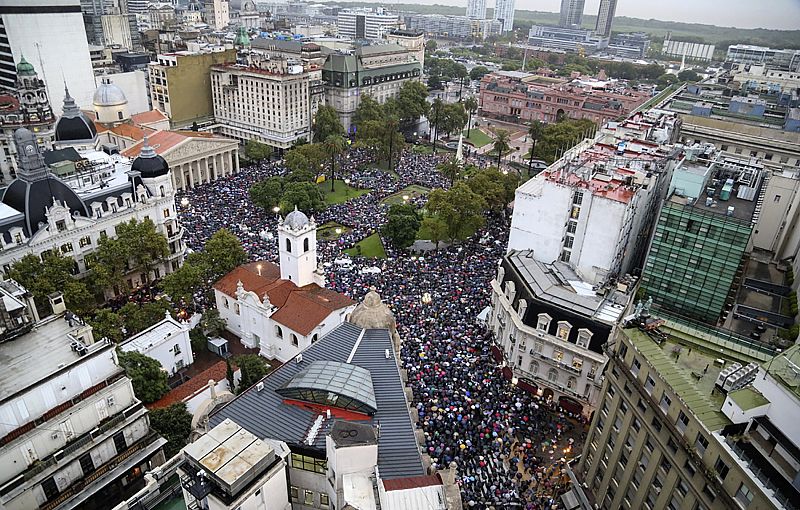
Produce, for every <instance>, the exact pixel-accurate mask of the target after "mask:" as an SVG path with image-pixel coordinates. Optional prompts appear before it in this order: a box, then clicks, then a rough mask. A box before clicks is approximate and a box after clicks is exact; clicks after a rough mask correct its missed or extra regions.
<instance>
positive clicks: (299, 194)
mask: <svg viewBox="0 0 800 510" xmlns="http://www.w3.org/2000/svg"><path fill="white" fill-rule="evenodd" d="M295 207H297V208H298V209H299V210H301V211H303V212H305V213H308V214H310V213H313V212H316V211H320V210H322V209H323V208H324V207H325V201H324V200H323V199H322V193H320V191H319V187H318V186H317V185H316V184H313V183H310V182H290V183H288V184H287V185H286V187H285V188H284V191H283V195H282V196H281V202H280V208H281V211H293V210H294V208H295Z"/></svg>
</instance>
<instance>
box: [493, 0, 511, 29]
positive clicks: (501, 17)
mask: <svg viewBox="0 0 800 510" xmlns="http://www.w3.org/2000/svg"><path fill="white" fill-rule="evenodd" d="M494 19H496V20H497V21H500V22H502V23H503V32H511V31H512V30H514V0H497V1H496V2H495V4H494Z"/></svg>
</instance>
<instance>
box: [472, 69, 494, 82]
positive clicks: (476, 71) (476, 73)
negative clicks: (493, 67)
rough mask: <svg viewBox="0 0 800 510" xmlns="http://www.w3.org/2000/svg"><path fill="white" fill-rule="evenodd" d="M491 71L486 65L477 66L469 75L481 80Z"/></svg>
mask: <svg viewBox="0 0 800 510" xmlns="http://www.w3.org/2000/svg"><path fill="white" fill-rule="evenodd" d="M490 72H491V71H490V70H489V68H487V67H484V66H475V67H473V68H472V69H471V70H470V72H469V77H470V78H471V79H473V80H480V79H481V78H483V77H484V76H485V75H487V74H489V73H490Z"/></svg>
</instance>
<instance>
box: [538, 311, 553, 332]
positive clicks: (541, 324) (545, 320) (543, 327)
mask: <svg viewBox="0 0 800 510" xmlns="http://www.w3.org/2000/svg"><path fill="white" fill-rule="evenodd" d="M552 320H553V318H552V317H550V316H549V315H547V314H546V313H540V314H539V320H538V321H537V322H536V329H538V330H539V331H544V332H545V333H546V332H547V330H548V328H549V327H550V321H552Z"/></svg>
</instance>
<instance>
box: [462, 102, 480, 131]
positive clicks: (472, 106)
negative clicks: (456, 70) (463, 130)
mask: <svg viewBox="0 0 800 510" xmlns="http://www.w3.org/2000/svg"><path fill="white" fill-rule="evenodd" d="M464 109H465V110H467V113H469V120H467V137H469V133H470V130H471V129H472V114H473V113H475V112H477V111H478V100H477V99H475V96H469V97H468V98H466V99H465V100H464Z"/></svg>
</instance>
